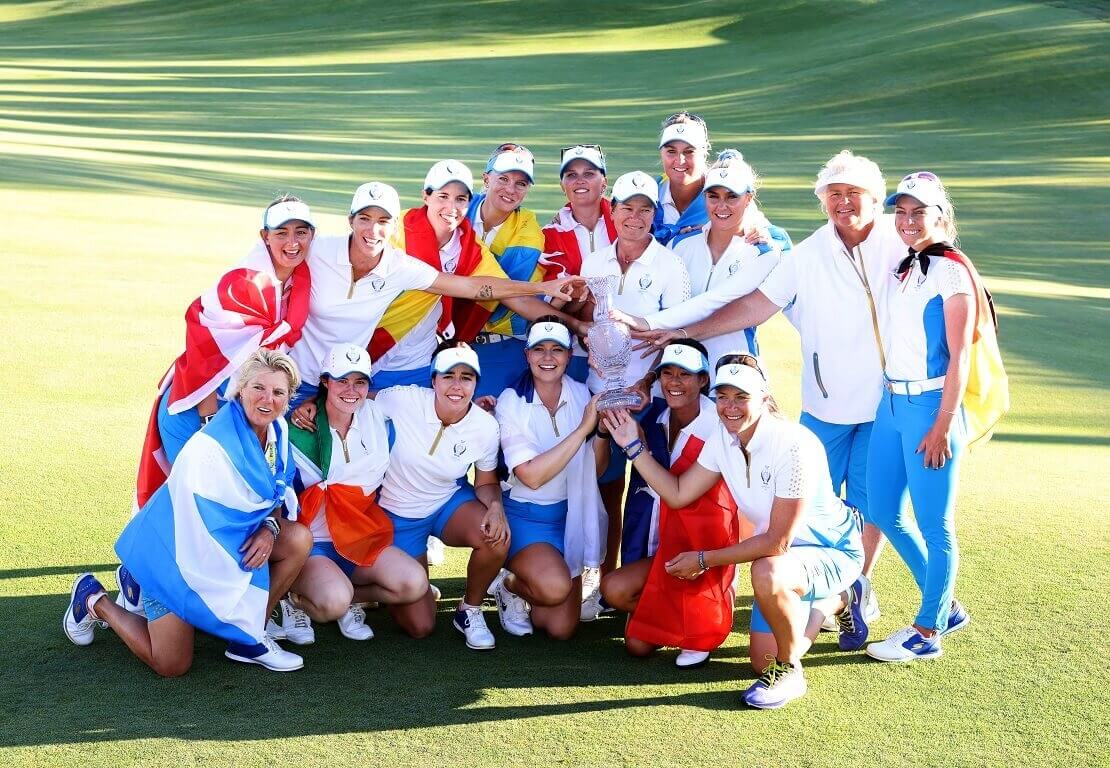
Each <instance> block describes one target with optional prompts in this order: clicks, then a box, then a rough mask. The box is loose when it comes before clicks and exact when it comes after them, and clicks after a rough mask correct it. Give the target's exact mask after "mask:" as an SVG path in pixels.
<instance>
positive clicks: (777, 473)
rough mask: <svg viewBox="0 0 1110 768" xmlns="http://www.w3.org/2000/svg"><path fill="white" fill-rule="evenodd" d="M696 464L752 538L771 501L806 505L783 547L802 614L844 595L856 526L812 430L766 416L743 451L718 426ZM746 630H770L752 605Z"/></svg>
mask: <svg viewBox="0 0 1110 768" xmlns="http://www.w3.org/2000/svg"><path fill="white" fill-rule="evenodd" d="M745 450H746V451H747V455H748V457H747V458H745V453H744V451H745ZM698 463H699V464H701V465H702V466H703V467H705V468H706V469H708V470H709V471H711V472H717V473H720V474H721V476H722V477H723V478H724V481H725V484H726V485H727V486H728V489H729V491H730V492H731V493H732V496H733V498H734V499H735V500H736V505H737V507H738V509H739V510H740V513H741V514H742V515H743V516H744V518H746V519H747V520H748V521H749V522H750V523H751V525H752V530H753V533H754V534H757V535H758V534H761V533H766V532H767V529H768V526H769V524H770V520H771V507H772V505H773V504H774V501H775V498H776V497H778V498H783V499H805V502H806V503H805V506H804V510H805V512H804V519H803V521H802V523H801V525H800V526H799V527H798V530H797V532H796V534H795V536H794V540H793V541H791V542H790V554H791V555H792V556H794V557H795V558H797V560H798V561H799V562H800V563H801V565H802V566H803V568H804V570H805V572H806V576H807V579H808V589H807V591H806V593H805V594H804V595H802V600H803V606H804V608H805V610H806V615H808V612H809V605H808V603H811V602H813V601H814V600H820V599H822V598H825V597H828V596H830V595H835V594H839V593H841V592H844V591H845V590H847V589H848V588H849V587H851V586H852V584H853V583H854V582H855V581H856V579H858V578H859V576H860V574H861V573H862V571H863V542H862V539H861V526H860V520H859V517H858V515H857V514H856V513H855V511H854V510H853V509H852V508H851V507H849V506H847V505H846V504H845V503H844V502H843V501H841V499H840V497H839V496H837V495H836V494H835V493H834V492H833V490H832V482H831V481H830V480H829V469H828V463H827V462H826V460H825V451H824V449H823V448H822V447H821V443H820V441H819V440H818V439H817V438H816V437H815V436H814V434H813V433H812V432H810V431H809V430H807V429H805V428H804V427H802V426H801V425H800V424H795V423H793V422H789V421H785V420H783V419H780V418H777V417H776V416H774V415H772V414H770V413H767V414H764V415H763V417H762V418H761V419H760V420H759V424H758V425H757V426H756V428H755V433H754V434H753V435H752V438H751V440H750V441H749V442H748V444H747V445H746V446H744V447H743V449H742V448H741V446H740V444H739V442H738V440H737V439H736V438H735V437H734V436H732V435H730V434H728V432H727V431H726V430H725V428H724V425H722V424H721V423H720V422H719V421H718V424H717V427H716V429H715V430H714V431H713V433H712V435H711V436H710V438H709V440H708V441H707V442H706V444H705V446H704V447H703V448H702V451H701V454H700V455H699V456H698ZM803 623H804V622H803ZM751 631H752V632H771V627H770V625H769V624H768V623H767V620H766V619H765V618H764V617H763V613H762V611H760V609H759V605H758V603H756V604H754V605H753V606H752V619H751Z"/></svg>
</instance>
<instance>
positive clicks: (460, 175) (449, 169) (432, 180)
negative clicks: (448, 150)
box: [424, 160, 474, 194]
mask: <svg viewBox="0 0 1110 768" xmlns="http://www.w3.org/2000/svg"><path fill="white" fill-rule="evenodd" d="M452 181H457V182H459V183H461V184H462V185H463V186H465V187H466V189H467V191H468V192H470V193H471V194H473V193H474V174H472V173H471V172H470V169H469V168H467V167H466V165H464V164H463V163H460V162H459V161H458V160H440V161H439V162H438V163H436V164H435V165H433V166H432V167H431V169H429V170H428V175H427V176H425V177H424V189H430V190H432V191H433V192H435V191H437V190H440V189H443V188H444V187H445V186H447V185H448V184H450V183H451V182H452Z"/></svg>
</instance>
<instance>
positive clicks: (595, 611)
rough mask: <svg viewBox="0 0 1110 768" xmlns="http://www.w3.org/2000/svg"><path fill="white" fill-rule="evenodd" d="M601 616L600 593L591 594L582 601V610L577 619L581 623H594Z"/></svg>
mask: <svg viewBox="0 0 1110 768" xmlns="http://www.w3.org/2000/svg"><path fill="white" fill-rule="evenodd" d="M600 615H601V593H600V592H592V593H590V594H589V595H588V596H587V597H585V598H583V599H582V609H581V611H580V612H579V614H578V618H579V619H581V620H582V621H594V620H595V619H597V617H598V616H600Z"/></svg>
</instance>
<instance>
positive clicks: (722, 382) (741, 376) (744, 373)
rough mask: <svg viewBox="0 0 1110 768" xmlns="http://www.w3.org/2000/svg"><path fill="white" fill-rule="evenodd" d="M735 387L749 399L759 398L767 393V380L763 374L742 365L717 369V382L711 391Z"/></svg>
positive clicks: (735, 364) (732, 364)
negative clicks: (745, 393) (746, 394)
mask: <svg viewBox="0 0 1110 768" xmlns="http://www.w3.org/2000/svg"><path fill="white" fill-rule="evenodd" d="M721 387H736V388H737V389H739V390H741V391H743V392H747V393H748V394H749V395H750V396H751V397H759V396H760V395H763V394H765V393H766V392H767V380H766V379H764V378H763V374H762V373H760V372H759V371H757V370H756V369H755V368H752V367H751V366H750V365H744V364H743V363H729V364H728V365H722V366H721V367H720V368H718V369H717V381H716V382H714V384H713V389H715V390H716V389H720V388H721Z"/></svg>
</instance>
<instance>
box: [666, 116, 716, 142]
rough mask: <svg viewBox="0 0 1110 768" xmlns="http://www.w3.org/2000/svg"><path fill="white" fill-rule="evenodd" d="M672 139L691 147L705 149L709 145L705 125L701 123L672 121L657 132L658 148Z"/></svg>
mask: <svg viewBox="0 0 1110 768" xmlns="http://www.w3.org/2000/svg"><path fill="white" fill-rule="evenodd" d="M672 141H684V142H686V143H687V144H689V145H690V146H692V147H697V148H698V149H705V148H706V147H708V146H709V136H707V135H706V133H705V126H704V125H702V124H701V123H695V122H692V121H691V122H688V123H673V124H672V125H668V126H667V127H666V128H664V129H663V132H662V133H661V134H659V148H660V149H662V148H663V147H664V146H666V145H667V144H670V143H671V142H672Z"/></svg>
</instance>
